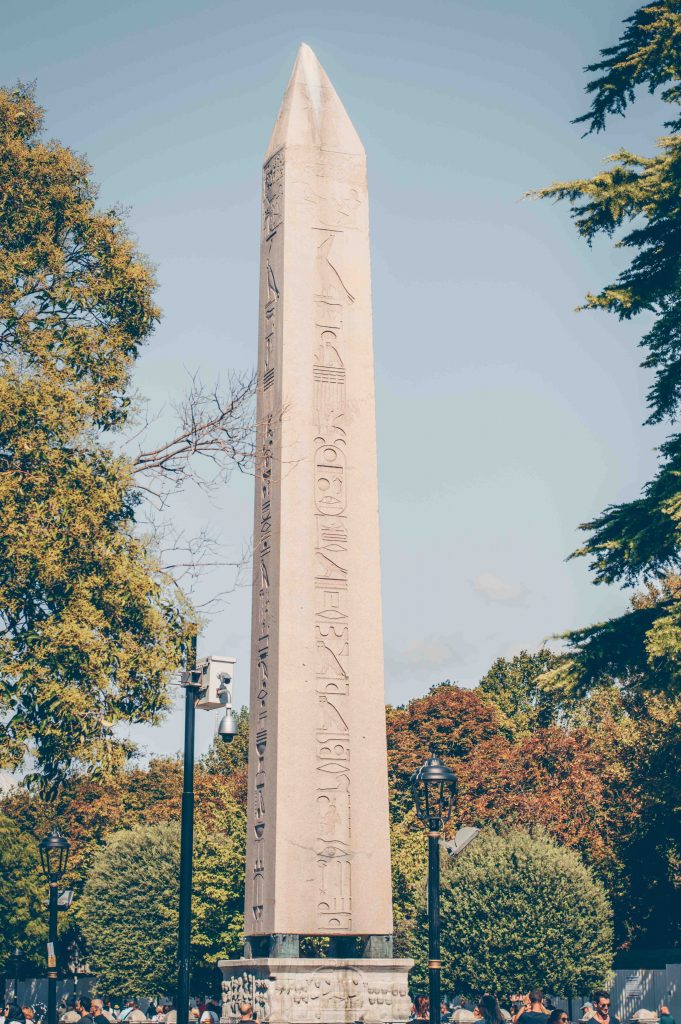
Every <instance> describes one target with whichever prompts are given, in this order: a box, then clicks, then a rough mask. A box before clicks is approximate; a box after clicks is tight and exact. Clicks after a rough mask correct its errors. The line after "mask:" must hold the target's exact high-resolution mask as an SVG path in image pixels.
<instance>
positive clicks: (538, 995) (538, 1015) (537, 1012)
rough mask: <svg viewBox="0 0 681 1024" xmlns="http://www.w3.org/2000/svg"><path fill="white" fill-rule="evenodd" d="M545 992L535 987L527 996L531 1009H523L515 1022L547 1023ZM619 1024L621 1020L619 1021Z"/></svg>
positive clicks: (522, 1023) (526, 1023) (518, 1023)
mask: <svg viewBox="0 0 681 1024" xmlns="http://www.w3.org/2000/svg"><path fill="white" fill-rule="evenodd" d="M543 999H544V993H543V992H542V990H541V989H540V988H533V989H532V990H531V991H530V992H529V993H528V996H527V1002H528V1003H529V1004H530V1008H529V1010H523V1011H522V1012H521V1013H519V1014H518V1016H517V1017H516V1018H515V1024H546V1010H545V1009H544V1003H543ZM617 1024H619V1021H618V1022H617Z"/></svg>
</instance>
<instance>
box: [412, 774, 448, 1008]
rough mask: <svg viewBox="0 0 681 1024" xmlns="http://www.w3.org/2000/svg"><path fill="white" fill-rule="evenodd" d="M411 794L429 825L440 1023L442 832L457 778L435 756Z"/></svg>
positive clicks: (433, 993) (432, 974)
mask: <svg viewBox="0 0 681 1024" xmlns="http://www.w3.org/2000/svg"><path fill="white" fill-rule="evenodd" d="M411 791H412V794H413V797H414V803H415V804H416V815H417V817H418V819H419V821H422V822H423V823H424V824H425V825H427V826H428V995H429V999H430V1024H440V968H441V966H442V964H441V961H440V833H441V832H442V828H443V826H444V825H446V823H447V822H448V821H449V819H450V818H451V816H452V803H453V800H454V794H455V792H456V777H455V775H454V772H452V771H451V770H450V769H449V768H448V767H447V765H446V764H443V763H442V761H441V760H440V758H439V757H435V755H434V754H433V755H431V756H430V757H429V758H428V760H427V761H426V763H425V764H423V765H421V767H420V768H419V769H417V771H415V772H414V774H413V775H412V777H411Z"/></svg>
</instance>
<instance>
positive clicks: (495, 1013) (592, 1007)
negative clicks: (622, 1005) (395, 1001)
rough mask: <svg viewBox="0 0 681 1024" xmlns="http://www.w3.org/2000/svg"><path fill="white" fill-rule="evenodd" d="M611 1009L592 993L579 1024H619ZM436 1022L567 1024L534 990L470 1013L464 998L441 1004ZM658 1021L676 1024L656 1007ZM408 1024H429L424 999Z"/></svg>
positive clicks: (489, 999)
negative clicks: (455, 1001) (426, 1023)
mask: <svg viewBox="0 0 681 1024" xmlns="http://www.w3.org/2000/svg"><path fill="white" fill-rule="evenodd" d="M611 1006H612V1001H611V999H610V994H609V993H608V992H604V991H599V992H595V993H594V996H593V1000H592V1002H589V1003H585V1004H584V1005H583V1006H582V1008H581V1014H580V1016H579V1022H580V1024H620V1020H619V1018H618V1017H617V1016H616V1015H615V1014H614V1013H613V1012H612V1010H611ZM440 1019H441V1021H442V1024H464V1022H468V1021H471V1020H474V1021H480V1024H571V1022H570V1018H569V1016H568V1012H567V1010H563V1009H559V1008H558V1007H554V1006H553V1005H552V1003H551V1000H550V999H549V998H548V997H547V996H545V995H544V993H543V992H542V991H541V989H538V988H535V989H532V990H531V991H530V992H528V993H527V995H525V996H520V995H514V996H510V997H509V998H508V999H503V998H502V999H501V1000H499V999H498V998H497V997H496V996H494V995H483V996H481V997H480V999H479V1000H478V1001H477V1003H475V1004H474V1006H473V1007H472V1008H471V1009H469V1008H468V1005H467V1003H466V1000H465V999H464V998H461V999H459V1000H458V1002H457V1003H456V1005H455V1006H450V1005H449V1004H447V1003H442V1006H441V1008H440ZM659 1019H660V1024H676V1021H675V1020H674V1018H673V1017H672V1015H671V1014H670V1012H669V1007H667V1006H662V1007H660V1013H659ZM410 1021H411V1022H412V1024H414V1022H419V1024H421V1022H426V1021H430V1001H429V999H428V997H427V996H415V997H414V1001H413V1005H412V1013H411V1017H410Z"/></svg>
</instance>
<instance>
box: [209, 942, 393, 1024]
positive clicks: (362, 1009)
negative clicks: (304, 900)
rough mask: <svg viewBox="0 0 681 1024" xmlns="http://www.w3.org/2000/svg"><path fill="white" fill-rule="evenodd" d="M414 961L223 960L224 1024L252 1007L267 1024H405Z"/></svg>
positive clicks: (229, 1023) (262, 1021)
mask: <svg viewBox="0 0 681 1024" xmlns="http://www.w3.org/2000/svg"><path fill="white" fill-rule="evenodd" d="M411 966H412V961H411V960H321V959H320V960H312V959H302V958H301V959H296V960H294V959H285V958H282V959H277V960H275V959H265V958H263V959H258V960H231V961H230V960H223V961H221V962H220V964H219V967H220V969H221V970H222V974H223V978H224V981H223V982H222V1022H223V1024H233V1022H234V1021H236V1020H237V1019H238V1016H239V1013H238V1009H239V1003H242V1002H248V1003H252V1004H253V1007H254V1009H255V1011H256V1014H257V1017H258V1021H259V1022H261V1024H268V1022H270V1021H271V1022H272V1024H275V1022H277V1024H282V1022H284V1024H354V1022H356V1021H360V1020H365V1021H369V1020H372V1021H381V1022H383V1024H404V1022H405V1021H407V1020H408V1018H409V1011H410V1009H411V1002H410V999H409V991H408V972H409V969H410V967H411Z"/></svg>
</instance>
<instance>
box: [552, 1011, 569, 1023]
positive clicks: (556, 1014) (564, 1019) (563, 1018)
mask: <svg viewBox="0 0 681 1024" xmlns="http://www.w3.org/2000/svg"><path fill="white" fill-rule="evenodd" d="M548 1024H570V1018H569V1017H568V1015H567V1010H558V1009H555V1010H551V1013H550V1014H549V1020H548Z"/></svg>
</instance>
